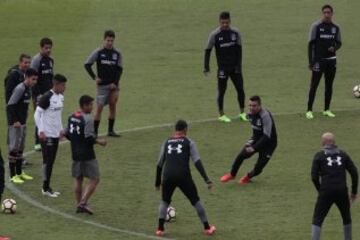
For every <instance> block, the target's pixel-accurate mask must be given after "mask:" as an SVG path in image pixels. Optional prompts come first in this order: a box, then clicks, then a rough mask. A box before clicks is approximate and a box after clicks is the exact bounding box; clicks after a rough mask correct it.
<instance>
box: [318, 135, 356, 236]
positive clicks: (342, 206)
mask: <svg viewBox="0 0 360 240" xmlns="http://www.w3.org/2000/svg"><path fill="white" fill-rule="evenodd" d="M321 144H322V146H323V149H322V150H321V151H319V152H318V153H316V155H315V157H314V160H313V164H312V168H311V178H312V181H313V183H314V186H315V188H316V190H317V191H318V193H319V195H318V199H317V202H316V205H315V210H314V216H313V223H312V240H319V239H320V233H321V225H322V223H323V222H324V219H325V217H326V215H327V214H328V212H329V210H330V208H331V206H332V205H333V204H335V205H336V206H337V207H338V209H339V210H340V213H341V217H342V219H343V226H344V239H345V240H351V239H352V227H351V214H350V200H351V202H354V201H355V200H356V198H357V190H358V171H357V168H356V167H355V165H354V163H353V161H352V160H351V158H350V156H349V155H348V154H347V153H346V152H344V151H342V150H341V149H339V148H338V147H337V146H336V145H335V136H334V134H332V133H324V134H323V135H322V137H321ZM346 171H348V172H349V173H350V175H351V180H352V185H351V194H350V199H349V192H348V188H347V184H346Z"/></svg>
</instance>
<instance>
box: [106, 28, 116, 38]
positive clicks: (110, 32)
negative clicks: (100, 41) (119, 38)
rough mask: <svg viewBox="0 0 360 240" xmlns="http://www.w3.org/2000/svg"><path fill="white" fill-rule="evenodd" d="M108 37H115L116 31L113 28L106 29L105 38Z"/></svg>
mask: <svg viewBox="0 0 360 240" xmlns="http://www.w3.org/2000/svg"><path fill="white" fill-rule="evenodd" d="M107 37H111V38H115V32H114V31H113V30H106V31H105V32H104V39H105V38H107Z"/></svg>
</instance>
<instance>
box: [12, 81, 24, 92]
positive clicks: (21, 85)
mask: <svg viewBox="0 0 360 240" xmlns="http://www.w3.org/2000/svg"><path fill="white" fill-rule="evenodd" d="M25 89H26V86H25V84H24V83H23V82H21V83H19V84H18V85H16V87H15V88H14V90H15V91H24V90H25Z"/></svg>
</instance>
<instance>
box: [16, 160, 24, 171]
mask: <svg viewBox="0 0 360 240" xmlns="http://www.w3.org/2000/svg"><path fill="white" fill-rule="evenodd" d="M22 161H23V159H21V158H20V159H16V163H15V166H16V175H21V173H22V169H21V167H22Z"/></svg>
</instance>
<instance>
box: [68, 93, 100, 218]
mask: <svg viewBox="0 0 360 240" xmlns="http://www.w3.org/2000/svg"><path fill="white" fill-rule="evenodd" d="M93 102H94V99H93V98H92V97H90V96H87V95H84V96H81V97H80V100H79V103H80V111H78V112H75V113H73V114H72V115H71V116H70V117H69V119H68V126H67V129H66V131H65V132H66V137H67V138H68V139H69V141H70V142H71V153H72V159H73V163H72V176H73V177H74V178H75V197H76V202H77V210H76V212H77V213H82V212H84V213H88V214H93V211H92V210H91V209H90V208H89V206H88V201H89V199H90V197H91V196H92V194H93V193H94V192H95V189H96V186H97V185H98V183H99V178H100V174H99V166H98V162H97V160H96V156H95V150H94V144H96V143H97V144H99V145H101V146H105V145H106V139H100V138H97V137H96V135H95V130H94V119H93V117H92V115H91V112H92V109H93ZM84 178H88V179H90V180H89V182H88V183H87V186H86V188H85V191H83V188H82V184H83V181H84Z"/></svg>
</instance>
